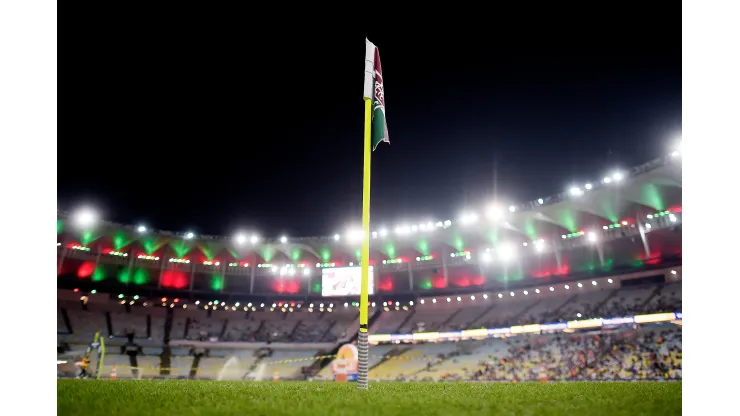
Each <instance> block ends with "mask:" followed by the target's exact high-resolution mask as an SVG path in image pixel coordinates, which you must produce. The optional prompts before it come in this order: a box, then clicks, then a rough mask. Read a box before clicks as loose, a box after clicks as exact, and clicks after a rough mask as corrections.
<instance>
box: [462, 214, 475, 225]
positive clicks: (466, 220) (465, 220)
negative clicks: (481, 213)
mask: <svg viewBox="0 0 740 416" xmlns="http://www.w3.org/2000/svg"><path fill="white" fill-rule="evenodd" d="M476 221H478V215H477V214H476V213H474V212H466V213H463V214H462V215H461V216H460V223H461V224H462V225H468V224H473V223H475V222H476Z"/></svg>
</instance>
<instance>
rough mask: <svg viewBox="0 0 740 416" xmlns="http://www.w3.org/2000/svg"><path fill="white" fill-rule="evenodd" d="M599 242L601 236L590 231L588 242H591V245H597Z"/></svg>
mask: <svg viewBox="0 0 740 416" xmlns="http://www.w3.org/2000/svg"><path fill="white" fill-rule="evenodd" d="M598 240H599V236H598V235H597V234H596V233H595V232H593V231H589V233H588V241H589V242H591V243H595V242H596V241H598Z"/></svg>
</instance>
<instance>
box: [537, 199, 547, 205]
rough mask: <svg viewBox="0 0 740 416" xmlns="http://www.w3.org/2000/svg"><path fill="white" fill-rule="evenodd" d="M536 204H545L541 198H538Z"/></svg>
mask: <svg viewBox="0 0 740 416" xmlns="http://www.w3.org/2000/svg"><path fill="white" fill-rule="evenodd" d="M537 203H538V204H540V205H542V204H544V203H545V200H544V199H542V198H539V199H537Z"/></svg>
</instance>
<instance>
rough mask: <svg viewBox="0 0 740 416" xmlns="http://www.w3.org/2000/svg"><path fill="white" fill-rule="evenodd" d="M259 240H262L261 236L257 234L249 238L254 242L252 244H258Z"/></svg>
mask: <svg viewBox="0 0 740 416" xmlns="http://www.w3.org/2000/svg"><path fill="white" fill-rule="evenodd" d="M258 241H260V238H259V237H258V236H257V234H253V235H252V236H251V237H250V238H249V242H250V243H252V244H257V242H258Z"/></svg>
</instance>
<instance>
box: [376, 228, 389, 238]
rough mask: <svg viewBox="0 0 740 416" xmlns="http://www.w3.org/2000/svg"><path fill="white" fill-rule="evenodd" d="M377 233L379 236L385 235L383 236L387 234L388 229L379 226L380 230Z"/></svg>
mask: <svg viewBox="0 0 740 416" xmlns="http://www.w3.org/2000/svg"><path fill="white" fill-rule="evenodd" d="M378 234H379V235H380V236H381V237H385V236H387V235H388V230H386V229H385V228H381V229H380V231H378Z"/></svg>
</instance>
